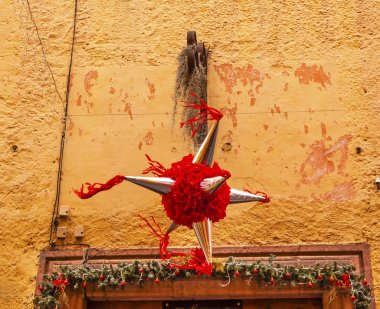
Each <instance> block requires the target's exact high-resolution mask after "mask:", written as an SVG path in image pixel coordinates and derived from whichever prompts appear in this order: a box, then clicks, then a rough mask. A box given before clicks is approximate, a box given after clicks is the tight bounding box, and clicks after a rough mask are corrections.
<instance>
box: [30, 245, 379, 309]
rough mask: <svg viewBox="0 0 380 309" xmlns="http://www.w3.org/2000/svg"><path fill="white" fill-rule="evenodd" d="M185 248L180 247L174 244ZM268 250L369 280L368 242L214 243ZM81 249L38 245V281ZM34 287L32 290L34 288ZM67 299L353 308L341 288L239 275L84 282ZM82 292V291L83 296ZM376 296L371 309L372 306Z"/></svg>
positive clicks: (135, 254) (238, 250)
mask: <svg viewBox="0 0 380 309" xmlns="http://www.w3.org/2000/svg"><path fill="white" fill-rule="evenodd" d="M85 250H86V251H87V252H86V255H87V256H92V258H91V260H89V261H88V263H93V264H100V263H106V264H107V263H108V264H109V263H111V264H112V263H117V262H120V261H128V260H133V259H159V255H158V249H156V248H151V249H111V250H98V249H91V248H90V249H85ZM173 250H176V251H177V250H184V248H173ZM270 254H274V255H276V262H278V263H280V264H281V263H283V264H292V265H295V266H300V265H305V266H307V265H314V264H315V263H320V264H324V263H331V262H334V261H336V262H338V263H339V264H353V265H355V266H356V268H357V270H356V272H358V273H363V274H365V276H366V278H367V280H368V281H369V283H370V284H371V285H372V284H373V278H372V272H371V259H370V246H369V245H368V244H366V243H360V244H337V245H331V244H328V245H291V246H257V247H256V246H246V247H219V248H218V247H217V248H214V256H215V257H228V256H234V257H235V258H241V259H250V260H257V259H261V260H264V259H267V258H268V257H269V255H270ZM83 256H84V250H83V249H72V250H47V251H42V252H41V255H40V260H39V268H38V274H37V282H39V281H40V280H41V279H42V275H43V274H44V273H51V272H52V271H54V270H55V269H56V268H57V266H59V265H78V264H81V263H82V261H83ZM36 292H37V290H36ZM68 296H69V297H68V299H69V304H68V307H67V308H71V309H85V308H86V302H87V300H90V301H104V300H106V301H112V300H114V301H116V300H125V301H127V300H129V301H139V300H140V301H141V300H179V299H183V300H186V299H189V300H190V299H199V300H200V299H205V300H206V299H243V300H244V299H274V298H321V299H322V302H323V309H338V308H339V309H343V308H352V301H351V300H350V297H349V294H348V292H342V291H340V292H339V293H338V295H337V297H336V299H335V300H334V301H333V302H331V303H329V291H326V290H322V289H320V288H319V287H313V288H311V289H310V288H305V287H283V288H281V289H278V288H273V287H269V286H265V285H261V286H259V285H257V284H256V283H254V284H252V285H248V284H247V281H246V280H244V279H235V280H232V281H231V283H230V284H229V285H228V286H226V287H224V288H221V286H220V279H217V278H212V277H211V278H203V277H202V278H197V277H194V278H187V279H181V278H178V279H176V280H174V281H165V282H161V283H160V284H154V283H153V282H151V281H149V282H146V283H145V287H144V288H141V287H139V286H128V289H125V290H121V289H115V290H113V289H106V290H101V289H98V288H97V287H96V285H95V284H89V285H88V287H87V288H86V290H85V291H83V290H75V291H74V290H68ZM83 296H84V297H83ZM375 308H376V305H375V301H373V302H372V305H371V309H375Z"/></svg>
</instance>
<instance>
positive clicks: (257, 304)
mask: <svg viewBox="0 0 380 309" xmlns="http://www.w3.org/2000/svg"><path fill="white" fill-rule="evenodd" d="M132 308H133V309H240V308H241V309H243V308H244V309H322V308H323V305H322V300H321V299H318V298H311V299H309V298H305V299H260V300H243V301H242V300H206V301H194V300H191V301H115V302H109V301H105V302H88V303H87V309H132Z"/></svg>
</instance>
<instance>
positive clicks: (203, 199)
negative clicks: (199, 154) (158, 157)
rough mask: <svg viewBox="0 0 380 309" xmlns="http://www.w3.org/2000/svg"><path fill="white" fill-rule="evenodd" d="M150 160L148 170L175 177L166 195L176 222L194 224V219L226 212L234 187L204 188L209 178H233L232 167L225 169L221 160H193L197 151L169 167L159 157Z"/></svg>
mask: <svg viewBox="0 0 380 309" xmlns="http://www.w3.org/2000/svg"><path fill="white" fill-rule="evenodd" d="M147 158H148V160H149V161H150V167H148V168H147V169H146V170H144V172H143V173H144V174H146V173H148V172H152V173H153V174H155V175H156V176H159V177H169V178H171V179H173V180H175V183H174V186H173V187H172V191H171V192H169V193H167V194H165V195H163V196H162V204H163V205H164V208H165V211H166V214H167V216H168V217H169V218H170V219H172V220H173V221H174V222H175V223H176V224H179V225H185V226H187V227H189V228H192V225H193V223H195V222H201V221H203V220H204V219H206V218H209V219H210V220H211V221H212V222H218V221H219V220H221V219H223V218H224V217H225V216H226V208H227V205H228V204H229V202H230V187H229V186H228V185H227V184H226V183H225V184H223V185H222V186H221V187H220V188H219V189H218V190H216V191H215V192H213V193H212V194H210V193H208V192H204V191H203V190H202V189H201V185H200V184H201V182H202V181H203V180H204V179H205V178H211V177H216V176H223V177H224V178H227V179H228V178H230V176H231V174H230V173H229V172H228V171H225V170H222V169H221V168H220V167H219V165H218V164H217V163H214V164H213V166H212V167H210V166H206V165H202V164H197V163H192V160H193V155H191V154H190V155H187V156H185V157H183V159H182V160H181V161H179V162H175V163H172V165H171V167H170V168H169V169H165V168H163V166H162V165H161V164H160V163H158V162H157V161H153V160H151V159H150V158H149V156H147Z"/></svg>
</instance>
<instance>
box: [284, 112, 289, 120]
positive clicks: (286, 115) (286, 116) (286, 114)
mask: <svg viewBox="0 0 380 309" xmlns="http://www.w3.org/2000/svg"><path fill="white" fill-rule="evenodd" d="M284 117H285V119H286V120H288V112H285V113H284Z"/></svg>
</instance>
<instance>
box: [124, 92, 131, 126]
mask: <svg viewBox="0 0 380 309" xmlns="http://www.w3.org/2000/svg"><path fill="white" fill-rule="evenodd" d="M127 100H128V93H126V94H125V95H124V99H123V100H121V101H122V102H124V113H128V115H129V118H130V119H131V120H132V119H133V115H132V107H131V103H129V102H128V101H127Z"/></svg>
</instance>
